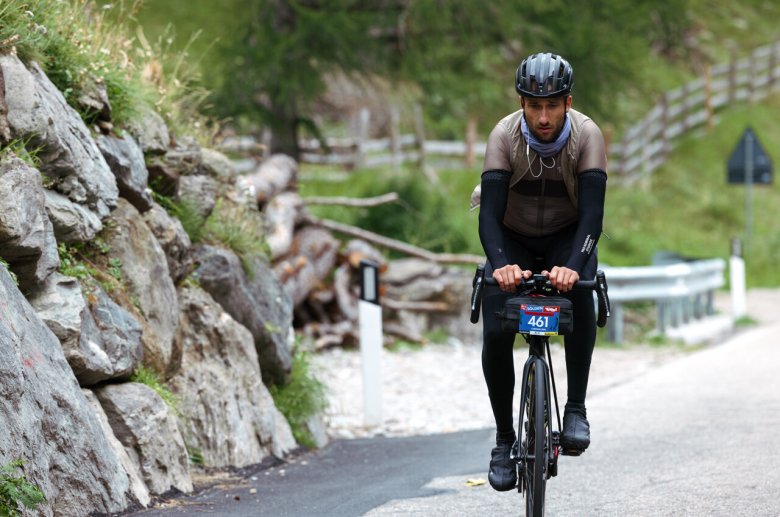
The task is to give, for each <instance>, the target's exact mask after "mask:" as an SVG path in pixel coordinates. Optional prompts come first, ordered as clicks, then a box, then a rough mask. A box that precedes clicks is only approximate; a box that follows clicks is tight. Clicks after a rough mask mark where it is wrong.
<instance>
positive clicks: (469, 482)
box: [466, 478, 487, 486]
mask: <svg viewBox="0 0 780 517" xmlns="http://www.w3.org/2000/svg"><path fill="white" fill-rule="evenodd" d="M485 483H487V481H485V480H484V479H482V478H471V479H467V480H466V486H481V485H484V484H485Z"/></svg>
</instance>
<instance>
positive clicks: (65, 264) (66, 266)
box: [57, 243, 98, 280]
mask: <svg viewBox="0 0 780 517" xmlns="http://www.w3.org/2000/svg"><path fill="white" fill-rule="evenodd" d="M57 251H58V252H59V255H60V268H59V272H60V273H62V274H63V275H65V276H72V277H74V278H78V279H79V280H85V279H87V278H88V277H90V276H92V277H94V276H97V274H98V272H97V270H96V269H95V268H93V267H91V266H90V265H88V264H86V263H84V262H83V261H82V260H79V258H77V256H78V255H79V253H80V252H79V250H78V249H77V248H76V247H74V246H68V245H67V244H64V243H60V244H59V245H58V246H57Z"/></svg>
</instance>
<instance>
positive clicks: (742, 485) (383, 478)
mask: <svg viewBox="0 0 780 517" xmlns="http://www.w3.org/2000/svg"><path fill="white" fill-rule="evenodd" d="M778 336H780V323H775V324H772V325H769V326H762V327H760V328H758V329H755V330H750V331H743V332H741V333H740V334H738V335H737V336H735V337H734V338H732V339H731V340H729V341H728V342H726V343H723V344H720V345H716V346H712V347H709V348H706V349H704V350H701V351H698V352H695V353H692V354H690V355H687V356H684V357H682V358H681V359H679V360H676V361H674V362H671V363H667V364H665V365H663V366H661V367H659V368H657V369H655V370H651V371H649V372H647V373H645V374H643V375H641V376H639V377H637V378H635V379H633V380H631V381H628V382H625V383H623V384H620V385H617V386H614V387H612V388H609V389H606V390H603V391H600V392H599V393H597V394H594V395H593V396H592V397H591V398H589V401H588V412H589V419H590V422H591V428H592V438H593V443H592V445H591V447H590V449H589V450H588V451H587V452H586V453H585V454H584V455H582V456H580V457H578V458H571V457H562V458H561V459H560V464H559V475H558V477H556V478H553V479H552V480H551V481H550V482H549V483H548V495H547V505H548V509H547V514H548V515H553V516H569V515H571V516H621V517H622V516H666V515H669V516H672V515H674V516H678V515H692V516H729V517H730V516H743V515H744V516H748V515H749V516H780V494H778V490H779V489H780V443H779V442H778V437H777V436H776V435H775V431H777V430H780V375H779V373H780V342H779V341H780V339H779V338H778ZM491 438H492V433H491V432H490V431H488V430H484V431H473V432H466V433H453V434H447V435H438V436H425V437H414V438H402V439H388V438H378V439H370V440H354V441H341V442H335V443H333V444H331V445H330V446H328V447H327V448H326V449H324V450H323V451H320V452H317V453H311V454H309V455H306V456H304V457H302V458H299V460H298V461H297V462H296V463H294V464H290V465H283V466H280V467H274V468H272V469H267V470H265V471H261V472H257V473H254V474H252V475H250V476H248V477H247V479H246V480H245V481H244V482H242V483H241V484H239V485H235V486H232V487H228V488H227V489H225V488H220V489H217V488H214V489H211V490H208V491H205V492H204V493H201V494H199V495H198V496H196V497H193V498H186V499H184V500H182V503H183V504H184V506H180V507H178V508H171V509H167V510H159V509H158V510H151V511H145V512H140V513H137V514H135V515H142V516H145V517H151V516H173V515H201V514H203V515H220V516H221V515H224V516H235V517H238V516H264V515H273V516H321V515H322V516H330V515H332V516H339V517H342V516H356V515H369V516H372V517H376V516H431V515H447V516H482V515H518V514H520V513H521V508H522V499H521V498H520V496H519V495H518V494H517V493H516V492H506V493H497V492H494V491H493V490H492V489H490V487H489V486H487V485H479V486H474V487H470V486H467V481H468V480H469V479H473V478H482V479H484V478H485V477H486V475H485V467H486V463H487V459H488V457H489V450H490V447H491V443H490V441H491ZM253 490H254V493H252V491H253ZM236 497H238V499H236Z"/></svg>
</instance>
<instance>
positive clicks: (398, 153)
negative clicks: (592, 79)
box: [227, 42, 780, 184]
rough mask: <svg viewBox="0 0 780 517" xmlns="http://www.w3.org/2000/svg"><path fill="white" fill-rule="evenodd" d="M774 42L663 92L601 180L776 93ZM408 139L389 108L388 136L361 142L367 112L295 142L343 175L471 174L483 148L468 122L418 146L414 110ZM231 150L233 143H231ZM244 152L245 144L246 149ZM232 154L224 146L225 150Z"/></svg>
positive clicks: (779, 60) (660, 156)
mask: <svg viewBox="0 0 780 517" xmlns="http://www.w3.org/2000/svg"><path fill="white" fill-rule="evenodd" d="M778 79H780V42H776V43H773V44H771V45H767V46H764V47H760V48H757V49H756V50H754V51H753V52H752V53H751V54H750V55H748V56H747V57H744V58H741V59H736V58H732V59H731V61H730V62H729V63H725V64H721V65H717V66H713V67H711V68H708V69H707V70H706V72H705V74H704V76H703V77H699V78H697V79H694V80H693V81H690V82H688V83H686V84H684V85H683V86H681V87H680V88H677V89H675V90H671V91H668V92H666V93H664V94H663V95H662V96H661V97H660V99H659V100H658V102H657V103H656V105H655V106H654V107H653V108H652V109H650V111H649V112H648V113H647V115H645V116H644V117H643V118H642V119H641V120H639V122H637V123H636V124H634V125H633V126H631V127H630V128H629V129H628V130H627V131H626V132H625V134H624V135H623V137H622V138H621V139H620V140H619V141H616V142H610V143H609V148H608V151H607V152H608V155H609V173H610V176H611V177H612V178H614V179H618V180H620V181H621V182H624V183H627V184H631V183H634V182H635V181H637V180H639V179H641V178H642V177H645V176H647V175H649V174H650V173H652V172H653V171H654V170H655V169H657V168H658V167H660V166H661V165H663V163H664V162H665V161H666V157H667V156H668V154H669V152H670V151H671V150H672V149H673V148H674V145H675V141H676V139H677V138H678V137H680V136H682V135H684V134H686V133H687V132H689V131H691V130H694V129H697V128H701V127H703V126H708V127H712V126H713V125H714V124H715V123H716V122H717V111H718V110H719V109H721V108H723V107H724V106H726V105H727V104H732V103H734V102H755V101H758V100H761V99H763V98H765V97H767V96H768V95H770V94H772V93H774V92H777V91H778V89H779V88H780V81H779V80H778ZM414 113H415V116H414V127H415V130H414V133H410V134H400V132H399V131H398V127H399V115H398V111H397V109H394V110H392V111H391V120H390V126H391V129H390V133H391V134H390V136H389V137H387V138H380V139H369V138H367V134H368V126H369V123H370V113H369V112H368V110H362V111H360V112H359V115H358V117H359V120H358V124H357V126H358V131H357V133H358V134H357V136H355V137H353V138H327V139H326V144H327V147H328V149H327V151H328V152H325V151H326V150H325V149H324V148H323V146H322V145H321V143H320V142H319V141H318V140H316V139H309V140H302V141H301V142H300V147H301V151H302V153H301V161H302V162H305V163H311V164H322V165H325V164H327V165H336V166H341V167H344V168H345V169H354V168H359V167H376V166H384V165H392V166H393V167H399V166H400V165H401V164H403V163H409V162H412V163H417V164H419V165H421V166H422V165H424V164H425V163H426V162H428V161H431V160H434V159H435V160H441V159H448V158H449V159H458V160H463V162H461V163H465V165H466V167H473V166H474V165H475V163H476V159H477V158H481V157H482V156H484V154H485V143H484V142H477V141H476V125H475V124H474V122H473V121H470V122H469V124H468V128H467V131H466V140H465V141H462V142H458V141H435V140H426V139H425V134H424V131H423V125H422V115H421V110H420V108H419V107H415V111H414ZM234 144H235V143H234ZM247 145H248V144H247ZM230 147H233V146H231V145H228V146H227V148H230Z"/></svg>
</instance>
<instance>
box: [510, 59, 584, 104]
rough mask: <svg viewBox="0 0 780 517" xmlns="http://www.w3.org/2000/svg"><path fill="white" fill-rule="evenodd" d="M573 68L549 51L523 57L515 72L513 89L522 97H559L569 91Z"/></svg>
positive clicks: (572, 81) (572, 80)
mask: <svg viewBox="0 0 780 517" xmlns="http://www.w3.org/2000/svg"><path fill="white" fill-rule="evenodd" d="M573 83H574V69H573V68H572V67H571V65H570V64H569V62H568V61H566V60H565V59H563V58H562V57H561V56H559V55H557V54H551V53H549V52H546V53H540V54H532V55H530V56H528V57H527V58H525V59H523V62H522V63H520V66H518V67H517V72H516V73H515V90H517V93H519V94H520V95H522V96H524V97H561V96H563V95H569V94H570V93H571V87H572V84H573Z"/></svg>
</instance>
